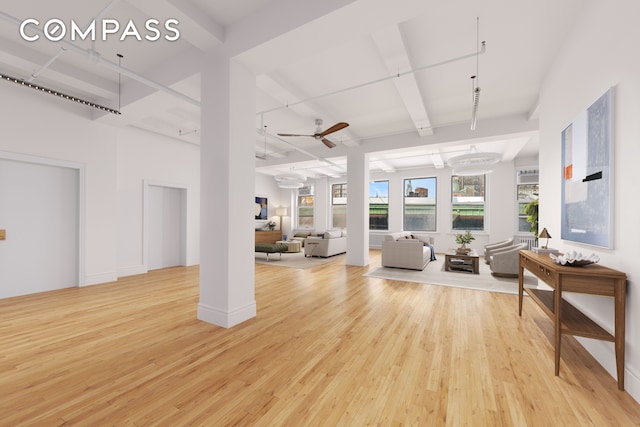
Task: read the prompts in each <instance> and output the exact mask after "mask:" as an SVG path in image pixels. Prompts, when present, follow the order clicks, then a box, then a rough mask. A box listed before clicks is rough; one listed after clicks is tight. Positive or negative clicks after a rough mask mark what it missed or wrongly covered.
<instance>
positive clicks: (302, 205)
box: [297, 187, 314, 228]
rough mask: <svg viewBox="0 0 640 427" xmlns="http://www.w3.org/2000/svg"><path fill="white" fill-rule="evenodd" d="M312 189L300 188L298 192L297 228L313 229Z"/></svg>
mask: <svg viewBox="0 0 640 427" xmlns="http://www.w3.org/2000/svg"><path fill="white" fill-rule="evenodd" d="M313 202H314V197H313V187H302V188H300V189H299V190H298V200H297V203H298V206H297V209H298V227H299V228H313V221H314V218H313Z"/></svg>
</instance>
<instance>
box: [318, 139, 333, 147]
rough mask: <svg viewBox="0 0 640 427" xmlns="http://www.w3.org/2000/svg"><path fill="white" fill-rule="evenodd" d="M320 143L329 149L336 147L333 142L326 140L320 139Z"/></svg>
mask: <svg viewBox="0 0 640 427" xmlns="http://www.w3.org/2000/svg"><path fill="white" fill-rule="evenodd" d="M321 141H322V143H323V144H324V145H326V146H327V147H329V148H333V147H335V146H336V144H334V143H333V142H331V141H329V140H328V139H327V138H322V139H321Z"/></svg>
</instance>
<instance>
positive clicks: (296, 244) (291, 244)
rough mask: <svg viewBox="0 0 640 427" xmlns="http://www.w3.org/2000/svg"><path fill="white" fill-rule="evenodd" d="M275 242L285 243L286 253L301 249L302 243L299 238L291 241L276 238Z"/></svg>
mask: <svg viewBox="0 0 640 427" xmlns="http://www.w3.org/2000/svg"><path fill="white" fill-rule="evenodd" d="M276 243H279V244H281V245H287V248H288V249H287V251H286V252H287V253H294V252H300V251H301V250H302V244H301V242H300V241H299V240H293V241H285V240H278V241H277V242H276Z"/></svg>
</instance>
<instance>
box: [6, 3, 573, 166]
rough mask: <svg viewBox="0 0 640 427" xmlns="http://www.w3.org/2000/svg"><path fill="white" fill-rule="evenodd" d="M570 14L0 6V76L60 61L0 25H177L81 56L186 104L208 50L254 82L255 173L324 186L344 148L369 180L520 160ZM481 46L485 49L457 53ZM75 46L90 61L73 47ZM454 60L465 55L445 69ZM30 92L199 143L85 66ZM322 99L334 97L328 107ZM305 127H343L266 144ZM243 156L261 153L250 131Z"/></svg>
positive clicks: (533, 140)
mask: <svg viewBox="0 0 640 427" xmlns="http://www.w3.org/2000/svg"><path fill="white" fill-rule="evenodd" d="M580 5H581V1H579V0H565V1H562V2H558V1H555V0H540V1H536V2H528V1H523V0H517V1H506V0H486V1H483V2H478V1H475V0H454V1H448V2H443V1H436V0H396V1H394V2H389V1H388V0H355V1H354V0H327V1H326V2H317V1H315V0H244V1H232V0H224V1H215V2H210V1H205V0H153V1H152V0H139V1H133V0H121V1H113V2H112V1H111V0H101V1H92V2H87V1H83V0H59V1H56V2H50V1H46V0H28V1H21V2H5V3H4V4H3V5H2V6H1V7H0V12H1V15H2V16H1V17H0V73H7V74H11V75H14V76H15V77H18V78H22V79H29V78H30V77H31V74H33V73H34V72H36V71H37V70H39V69H40V68H41V67H42V66H43V65H44V64H45V63H46V62H47V61H49V60H50V59H51V58H52V57H53V56H54V55H56V53H58V52H59V51H60V48H61V45H60V43H53V42H50V41H48V40H45V39H41V40H39V41H37V42H32V43H30V42H26V41H24V40H22V38H21V37H20V35H19V33H18V28H17V25H16V23H15V22H12V21H11V19H9V18H8V17H15V18H18V19H19V20H22V19H25V18H36V19H39V20H41V21H42V22H44V21H46V20H48V19H51V18H58V19H61V20H62V21H63V22H67V23H70V22H71V20H74V21H76V22H77V23H79V24H82V23H84V24H87V23H88V22H90V20H91V19H92V18H93V17H94V16H96V15H97V14H98V13H99V12H100V11H101V10H103V9H104V8H105V7H107V6H112V8H111V9H110V11H109V12H108V13H107V14H106V15H105V17H108V18H114V19H117V20H119V21H120V22H123V23H124V22H127V21H128V20H129V19H133V20H134V22H136V23H137V24H139V27H140V29H144V22H145V21H146V20H147V19H149V18H156V19H159V20H165V19H168V18H171V17H177V18H179V19H180V26H179V29H180V32H181V38H180V40H179V41H177V42H167V41H165V40H160V41H158V42H153V43H148V42H138V41H135V40H132V39H129V40H126V41H124V42H121V41H119V40H118V38H117V37H112V38H110V39H109V40H108V41H107V42H102V41H98V42H96V43H95V49H96V51H97V52H99V53H100V55H102V56H103V57H104V58H105V59H108V60H110V61H112V62H115V63H117V62H118V58H117V56H116V55H117V54H118V53H119V54H122V55H123V56H124V58H122V60H121V61H122V65H123V66H125V67H126V68H127V69H129V70H131V71H133V72H134V73H137V74H138V75H140V76H143V77H145V78H147V79H150V80H153V81H155V82H157V83H159V84H161V85H164V86H166V87H170V88H172V89H173V90H176V91H178V92H181V93H184V94H186V95H187V96H189V97H191V98H194V99H196V100H198V99H200V64H201V63H202V59H203V58H204V56H205V55H206V52H207V51H210V50H212V49H216V48H217V47H219V46H220V45H222V44H225V45H226V47H227V48H228V49H229V50H230V51H232V52H236V53H237V60H238V61H239V62H240V63H242V64H243V65H244V66H245V67H247V68H248V69H250V70H251V71H253V72H254V73H255V75H256V84H257V97H256V128H257V129H261V128H263V126H264V125H266V126H267V133H268V136H267V138H266V145H267V147H266V152H267V160H259V159H256V170H258V171H259V172H263V173H266V174H277V173H282V172H286V171H288V170H290V169H291V168H292V167H293V168H295V169H296V170H301V171H305V172H304V173H305V174H307V176H310V177H318V176H329V175H335V174H336V169H342V173H344V165H345V164H346V153H347V152H348V150H349V149H364V150H366V151H369V152H371V153H372V155H371V156H370V157H371V159H372V160H371V165H370V168H371V170H372V171H387V172H390V171H397V170H402V169H409V168H412V167H418V166H425V165H426V166H431V167H442V164H443V163H444V164H446V160H447V158H449V157H450V156H452V155H456V154H462V153H464V152H465V151H468V150H469V147H470V146H471V145H472V144H473V145H475V146H476V148H477V149H478V151H492V152H500V153H501V154H502V156H503V157H502V158H503V161H510V160H513V159H516V158H519V157H527V158H534V159H535V158H536V157H537V141H538V139H537V123H535V120H533V121H532V120H531V117H532V115H531V113H532V112H534V111H535V109H536V104H537V99H538V92H539V86H540V83H541V81H542V79H543V77H544V71H545V69H547V67H548V65H549V64H550V61H551V60H552V59H553V58H554V55H555V49H556V47H558V46H560V45H561V44H562V40H563V39H564V37H565V36H566V34H567V33H568V31H569V30H570V28H571V26H572V23H573V20H574V16H576V14H578V13H579V12H580ZM478 18H479V21H478ZM298 23H303V25H298ZM478 23H479V31H478V26H477V24H478ZM478 34H479V39H478ZM481 40H484V41H486V52H485V53H483V54H480V55H477V56H476V55H473V53H475V52H477V51H478V49H479V43H478V41H481ZM77 44H78V46H80V47H82V48H83V49H91V48H92V43H91V42H89V41H84V42H82V41H81V42H77ZM465 55H471V56H470V57H468V58H466V59H457V58H460V57H462V56H465ZM429 66H431V67H429ZM424 67H426V68H425V69H422V70H420V71H416V72H415V73H409V74H408V75H406V76H404V77H392V76H394V75H397V74H401V73H406V72H409V71H411V70H415V69H419V68H424ZM475 74H478V80H477V81H478V83H479V86H480V87H481V96H480V106H479V114H478V127H477V130H476V131H475V132H471V131H470V130H469V129H468V124H469V122H470V114H471V89H472V83H471V79H470V77H471V76H472V75H475ZM119 77H120V81H121V83H120V85H119V84H118V79H119ZM373 82H376V83H373ZM0 83H1V82H0ZM35 83H37V84H40V85H43V86H47V87H51V88H53V89H57V90H60V91H64V92H67V93H69V94H71V95H74V96H78V97H81V98H85V99H88V100H90V101H94V102H98V103H101V104H104V105H107V106H113V107H115V106H117V105H118V103H119V102H120V103H121V104H122V112H123V115H122V116H119V117H114V116H105V115H100V114H96V115H95V117H96V119H97V120H102V121H105V122H107V123H109V124H113V125H115V126H136V127H139V128H143V129H147V130H150V131H153V132H156V133H160V134H163V135H167V136H170V137H172V138H175V139H177V140H180V141H183V142H184V143H188V144H199V138H200V134H199V132H197V131H198V130H199V127H200V120H201V117H200V111H199V107H197V106H195V105H192V104H190V103H188V102H185V101H184V100H182V99H179V98H176V97H175V96H172V95H170V94H167V93H165V92H159V91H157V90H155V89H152V88H150V87H149V86H147V85H145V84H144V83H141V82H140V81H136V80H135V79H132V78H129V77H122V76H119V75H118V73H117V72H115V71H114V70H112V69H109V68H107V67H104V66H101V65H100V64H98V63H97V62H96V61H91V60H90V58H88V57H87V56H85V55H81V54H78V53H76V52H72V51H66V52H64V53H63V54H62V55H61V56H60V57H59V58H58V59H57V60H56V61H54V62H53V63H52V64H51V65H50V66H49V67H48V68H47V69H46V70H44V71H43V72H42V74H41V75H40V76H39V77H38V78H37V79H36V80H35ZM1 84H9V83H6V82H5V83H1ZM119 86H120V89H119ZM1 91H2V86H1V85H0V93H1ZM119 91H120V93H121V95H119V94H118V92H119ZM334 92H339V93H336V94H333V95H328V94H331V93H334ZM43 96H44V95H43ZM293 104H296V105H293ZM61 108H64V106H63V105H61ZM261 112H263V114H259V113H261ZM533 117H534V118H535V115H534V116H533ZM316 118H321V119H323V121H324V125H323V127H324V128H326V127H329V126H331V125H333V124H334V123H336V122H339V121H346V122H348V123H349V124H350V126H349V127H348V128H346V129H344V130H342V131H340V132H336V133H334V134H332V135H331V136H330V137H329V139H331V140H332V141H334V142H335V143H336V144H337V147H336V148H334V149H328V148H326V147H325V146H324V145H323V144H322V143H320V142H319V141H317V140H315V139H313V138H307V137H287V138H284V137H283V138H279V137H277V136H276V134H277V133H300V134H312V133H313V132H314V131H315V124H314V121H315V119H316ZM425 124H426V125H425ZM429 126H432V127H429ZM255 149H256V154H259V155H262V154H264V151H265V138H264V136H263V134H262V133H260V132H256V140H255ZM332 165H340V166H341V168H336V167H334V166H332Z"/></svg>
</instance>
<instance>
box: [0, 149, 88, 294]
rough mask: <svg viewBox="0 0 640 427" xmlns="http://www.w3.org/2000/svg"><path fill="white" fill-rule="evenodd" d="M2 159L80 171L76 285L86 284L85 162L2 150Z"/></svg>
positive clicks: (0, 157)
mask: <svg viewBox="0 0 640 427" xmlns="http://www.w3.org/2000/svg"><path fill="white" fill-rule="evenodd" d="M0 159H2V160H10V161H14V162H22V163H30V164H34V165H41V166H55V167H61V168H67V169H74V170H76V171H77V172H78V224H77V225H78V253H77V258H78V259H77V260H76V262H77V265H78V271H77V274H78V283H77V284H76V287H79V286H84V285H85V284H86V279H87V278H86V266H85V262H86V261H85V260H86V256H85V227H86V211H87V210H86V202H87V199H86V167H85V165H84V164H83V163H78V162H73V161H69V160H60V159H52V158H48V157H40V156H33V155H29V154H21V153H12V152H9V151H0Z"/></svg>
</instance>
